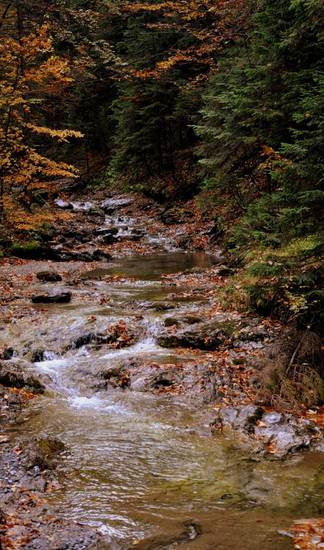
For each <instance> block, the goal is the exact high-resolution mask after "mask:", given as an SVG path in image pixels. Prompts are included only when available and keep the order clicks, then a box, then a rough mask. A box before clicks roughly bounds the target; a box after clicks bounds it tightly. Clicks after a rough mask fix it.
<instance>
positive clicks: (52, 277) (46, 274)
mask: <svg viewBox="0 0 324 550" xmlns="http://www.w3.org/2000/svg"><path fill="white" fill-rule="evenodd" d="M36 277H37V279H38V280H39V281H42V282H44V283H54V282H57V281H62V277H61V275H60V274H59V273H56V272H55V271H39V272H38V273H36Z"/></svg>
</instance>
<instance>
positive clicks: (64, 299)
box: [32, 292, 72, 304]
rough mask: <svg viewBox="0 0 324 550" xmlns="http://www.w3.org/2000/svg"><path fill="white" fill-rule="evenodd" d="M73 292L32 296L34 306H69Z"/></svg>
mask: <svg viewBox="0 0 324 550" xmlns="http://www.w3.org/2000/svg"><path fill="white" fill-rule="evenodd" d="M71 297H72V293H71V292H56V293H51V294H35V295H34V296H32V302H33V303H34V304H67V303H68V302H70V301H71Z"/></svg>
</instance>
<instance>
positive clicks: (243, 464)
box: [1, 253, 321, 550]
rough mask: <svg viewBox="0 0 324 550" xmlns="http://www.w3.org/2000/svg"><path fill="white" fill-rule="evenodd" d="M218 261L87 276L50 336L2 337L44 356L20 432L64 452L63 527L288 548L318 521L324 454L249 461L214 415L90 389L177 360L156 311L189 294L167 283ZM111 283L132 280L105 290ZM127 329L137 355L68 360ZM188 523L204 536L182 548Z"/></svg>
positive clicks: (168, 258)
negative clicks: (104, 332) (104, 331)
mask: <svg viewBox="0 0 324 550" xmlns="http://www.w3.org/2000/svg"><path fill="white" fill-rule="evenodd" d="M212 261H213V259H212V258H211V257H209V256H206V255H203V254H198V255H195V254H183V253H180V254H179V253H169V254H162V255H159V256H152V257H147V258H143V257H132V258H128V259H126V260H121V261H119V262H115V263H113V264H112V265H110V264H107V265H106V266H104V268H103V269H101V270H99V271H98V270H96V271H95V272H92V273H90V274H89V273H87V274H85V279H86V280H85V282H86V285H85V286H82V287H80V288H77V287H75V288H74V289H73V300H72V302H71V304H68V305H56V306H49V307H47V308H46V310H47V312H46V315H45V317H44V316H43V318H42V319H43V320H42V324H41V326H40V325H39V324H38V323H37V322H35V323H30V321H27V320H23V319H22V320H20V321H17V323H15V324H13V325H12V326H11V327H10V328H8V330H7V331H4V332H3V333H2V335H1V338H2V340H3V341H4V342H5V343H7V344H8V343H9V342H10V343H11V345H12V344H13V343H14V345H15V347H16V348H17V349H18V353H23V350H24V349H25V348H26V347H28V346H30V345H31V343H32V345H33V346H34V348H37V347H38V348H41V349H46V350H47V352H46V353H45V355H44V360H43V361H40V362H38V363H36V366H37V369H38V370H39V371H40V372H41V373H42V374H43V375H45V376H47V377H49V380H50V382H49V384H50V386H51V389H52V391H51V392H48V394H47V395H46V396H44V397H43V398H41V399H40V400H38V401H37V403H34V404H33V405H32V406H31V409H30V410H29V411H28V413H27V414H26V415H25V416H26V418H25V419H24V422H23V423H22V424H21V427H20V428H19V427H18V428H17V427H15V428H14V432H15V434H18V435H20V436H21V437H25V438H27V439H28V438H30V437H31V436H36V435H39V434H47V435H50V436H54V437H57V438H59V439H61V440H62V441H64V443H65V444H66V446H67V449H68V453H67V455H66V458H65V462H64V471H63V475H62V486H61V488H60V489H59V490H58V491H56V492H55V493H53V494H52V495H51V496H49V498H50V501H51V502H52V504H53V505H55V506H57V508H58V509H59V511H60V513H61V514H62V515H63V516H64V517H66V518H71V519H75V520H78V521H81V522H84V523H86V524H90V525H93V526H96V527H97V528H99V529H100V530H101V531H102V532H104V533H105V532H106V533H109V534H110V535H112V536H113V537H116V539H118V540H122V541H125V543H127V545H130V546H131V545H132V543H133V542H135V541H138V540H140V539H142V538H145V537H150V536H152V537H153V539H152V544H151V546H145V548H146V547H147V548H157V547H158V548H175V547H181V548H188V549H193V550H194V549H195V550H197V549H199V550H207V549H224V550H225V549H233V550H234V549H235V550H237V549H241V550H260V549H262V550H267V549H269V550H270V549H271V550H280V549H284V548H291V544H290V541H289V540H288V539H287V538H286V537H282V536H280V535H279V534H278V533H277V531H278V530H279V529H283V528H287V527H288V526H289V525H290V524H291V522H292V520H293V519H295V518H298V517H304V516H311V515H315V514H318V513H319V506H320V475H321V468H320V459H319V457H318V456H317V455H315V454H313V455H312V454H305V455H301V456H300V457H294V458H291V459H290V460H288V461H285V462H282V461H270V460H258V459H252V458H251V457H249V456H248V455H247V454H245V453H244V452H243V451H242V450H241V449H240V448H239V447H238V445H237V444H236V442H235V441H234V440H230V439H225V438H223V437H221V436H218V437H216V436H214V437H211V436H210V435H209V434H208V431H207V430H204V416H205V414H206V413H205V412H204V411H199V410H198V411H197V410H195V409H194V408H193V407H192V406H189V405H188V404H186V403H185V402H182V401H180V400H179V401H178V402H177V401H171V400H169V399H167V398H163V397H161V396H160V397H159V396H152V395H150V394H146V393H140V392H131V391H127V390H125V391H122V390H115V391H113V390H111V391H107V390H106V391H96V390H95V389H94V388H93V384H92V381H93V379H94V378H95V376H96V373H97V372H99V371H100V368H103V367H105V366H111V365H113V364H114V363H118V364H120V362H121V361H124V360H125V361H126V360H129V359H131V358H137V359H139V358H148V359H150V360H152V361H155V360H157V361H160V362H161V361H165V362H176V361H177V359H178V358H177V356H175V355H174V354H173V352H172V355H171V354H170V351H168V350H165V349H162V348H159V346H158V345H157V344H156V342H155V336H156V334H157V332H158V331H159V327H160V326H161V324H162V321H163V318H164V317H165V316H166V315H167V314H168V313H165V312H158V311H157V310H156V309H157V308H154V304H156V303H157V302H159V301H161V300H166V299H168V300H169V301H170V297H169V296H168V295H169V293H170V292H171V291H172V292H173V293H176V292H177V291H178V292H179V291H183V289H181V288H179V289H178V290H177V289H175V288H172V287H170V286H167V285H166V284H164V283H163V281H162V280H161V275H162V274H164V273H174V272H177V271H180V270H183V269H187V268H191V267H200V268H204V267H207V266H208V265H210V264H211V263H212ZM106 274H110V275H119V276H125V277H126V276H127V277H132V278H133V279H125V280H122V281H116V282H114V281H113V282H111V279H110V280H107V281H105V275H106ZM40 288H42V290H43V289H44V285H42V286H40ZM99 294H100V296H102V295H103V294H104V295H105V296H106V297H107V301H106V302H105V303H102V304H100V303H99V301H98V300H97V299H96V297H97V295H99ZM172 300H173V305H174V306H176V307H177V308H178V309H181V310H185V309H186V308H187V309H188V308H189V307H190V309H191V310H192V309H193V308H196V309H197V310H198V311H199V299H198V301H196V302H194V303H190V301H189V302H181V301H177V300H176V298H175V297H174V294H173V299H172ZM42 309H44V307H42ZM169 314H170V313H169ZM121 319H126V320H127V321H129V322H130V323H132V322H133V323H135V324H136V323H137V324H138V325H139V326H140V334H141V336H140V338H139V340H138V341H137V343H135V344H134V345H133V346H130V347H128V348H125V349H121V350H111V349H108V348H107V347H106V346H102V347H100V348H99V349H93V348H91V349H89V347H86V346H84V347H81V348H79V349H73V348H72V349H68V346H67V344H68V343H69V342H70V341H71V340H73V338H75V337H76V336H77V335H79V334H80V333H84V332H86V331H87V330H89V328H91V329H92V330H93V329H94V328H95V329H100V328H102V327H106V326H107V324H109V323H112V322H116V321H119V320H121ZM67 349H68V351H67ZM64 350H65V351H64ZM188 355H189V352H188ZM183 359H184V356H183V355H182V356H181V361H183ZM205 422H206V420H205ZM186 522H189V524H197V525H199V528H198V527H197V528H196V529H194V528H192V529H193V530H192V532H191V535H190V530H189V537H188V538H187V539H186V540H185V541H184V542H182V543H181V542H178V543H175V542H172V540H174V537H175V538H177V534H179V533H181V532H182V531H183V525H185V524H186ZM155 536H160V537H161V538H160V539H159V538H158V539H154V537H155ZM190 538H191V539H192V540H190ZM179 540H180V539H179ZM154 541H155V542H154ZM158 541H159V543H158ZM161 541H162V542H161ZM163 541H164V542H163ZM143 548H144V546H143Z"/></svg>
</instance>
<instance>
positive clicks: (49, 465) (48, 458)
mask: <svg viewBox="0 0 324 550" xmlns="http://www.w3.org/2000/svg"><path fill="white" fill-rule="evenodd" d="M63 451H65V445H64V443H63V442H62V441H60V440H59V439H56V438H52V437H39V438H37V439H35V440H34V441H32V442H31V443H30V444H29V445H28V447H27V448H26V450H25V456H24V459H23V462H24V465H25V467H26V468H27V469H28V470H30V469H32V468H35V467H37V468H39V470H41V471H42V470H48V469H54V468H55V467H56V465H57V459H58V457H59V455H60V454H62V452H63Z"/></svg>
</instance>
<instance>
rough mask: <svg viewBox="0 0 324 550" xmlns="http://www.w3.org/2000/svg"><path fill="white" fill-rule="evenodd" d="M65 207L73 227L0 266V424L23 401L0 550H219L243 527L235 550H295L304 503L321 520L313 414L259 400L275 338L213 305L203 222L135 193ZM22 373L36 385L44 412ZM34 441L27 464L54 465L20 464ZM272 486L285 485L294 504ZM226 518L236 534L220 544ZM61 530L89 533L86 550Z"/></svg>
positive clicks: (277, 328)
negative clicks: (176, 549) (219, 529)
mask: <svg viewBox="0 0 324 550" xmlns="http://www.w3.org/2000/svg"><path fill="white" fill-rule="evenodd" d="M57 208H58V209H59V210H63V211H65V212H68V214H69V215H68V216H67V217H66V218H64V220H60V222H59V223H58V225H57V226H55V227H54V228H52V231H51V234H50V235H49V236H48V238H47V240H44V239H43V241H42V243H41V245H40V244H39V245H38V246H36V245H33V246H27V247H24V246H22V245H21V244H19V246H16V247H15V250H14V251H13V252H14V253H15V254H16V256H15V257H14V256H11V257H10V258H5V259H3V260H1V281H0V283H1V286H2V289H3V293H2V296H3V297H2V301H1V313H2V325H1V333H0V337H1V349H2V351H1V353H2V359H1V375H2V381H6V380H7V382H6V384H7V387H6V389H4V390H3V393H2V409H3V410H13V408H14V407H13V405H12V404H11V395H18V398H17V399H18V400H19V407H18V409H19V412H20V414H18V416H15V417H14V418H13V419H12V422H11V423H9V421H8V418H7V417H6V416H3V422H2V427H3V433H4V435H3V437H4V438H5V439H3V442H2V449H3V455H2V456H3V457H4V460H5V461H6V462H8V464H11V466H10V468H11V470H12V472H14V474H15V475H11V474H10V468H9V473H8V470H7V471H6V473H5V474H4V479H3V480H2V484H3V491H4V494H7V495H9V497H8V500H6V499H7V497H6V498H4V499H3V498H2V505H1V506H0V508H1V509H3V519H2V522H3V526H4V527H3V533H4V535H3V536H4V537H7V538H4V541H5V544H6V545H7V546H8V548H10V547H13V548H14V547H15V546H14V545H16V547H18V548H19V547H22V548H43V547H44V548H45V547H46V548H53V549H54V548H57V547H59V545H60V544H61V545H62V544H63V541H64V544H65V545H66V546H65V548H78V549H79V548H80V549H81V548H101V547H104V546H102V545H105V544H106V545H113V543H112V542H111V541H109V540H108V539H107V540H106V541H104V537H107V536H108V535H109V536H110V537H111V536H112V537H113V538H114V539H115V540H116V541H118V542H116V545H117V546H118V545H119V544H121V545H122V547H129V546H130V545H134V543H136V545H137V547H139V548H152V549H153V548H160V547H161V545H162V547H171V545H172V544H175V543H177V544H178V545H179V546H180V547H183V548H186V547H187V546H188V545H189V544H190V547H192V548H200V549H203V548H206V549H207V548H212V547H213V546H211V545H212V544H214V543H213V541H215V540H219V544H223V546H224V544H228V536H229V532H230V531H231V529H230V524H231V522H237V524H238V526H239V527H238V528H237V533H236V535H235V536H236V537H237V538H236V540H237V541H240V542H239V544H241V546H240V548H242V549H243V548H246V549H247V550H254V548H255V549H257V548H260V547H261V546H262V548H269V550H270V549H271V548H276V549H277V548H281V547H282V548H289V547H291V545H289V544H288V542H287V540H286V539H282V538H280V537H279V536H278V535H277V531H278V529H284V528H286V529H287V528H288V527H289V525H290V523H292V521H293V519H294V518H299V517H301V508H300V511H299V507H300V504H298V503H300V502H304V499H305V498H306V496H305V495H306V494H309V491H310V494H311V498H310V502H309V505H308V510H309V514H308V515H310V514H314V515H318V513H319V497H318V487H319V475H320V455H319V454H318V450H319V449H320V444H321V434H320V431H319V424H320V418H321V416H320V413H321V411H320V410H317V409H312V410H311V411H307V410H306V409H305V410H302V413H303V414H301V415H299V416H298V417H297V416H296V415H291V412H290V411H278V412H276V411H275V409H274V407H272V409H269V406H268V405H267V406H265V405H264V403H263V402H262V395H261V394H260V365H261V363H262V361H264V358H265V357H267V356H268V355H269V353H271V349H272V348H273V345H274V343H275V342H276V340H277V339H278V338H279V337H280V334H281V332H282V325H281V324H280V323H278V322H273V321H270V320H268V319H262V318H259V317H256V316H253V315H244V314H242V313H240V312H238V311H235V310H233V308H232V309H231V310H230V311H226V310H224V308H223V306H222V305H221V302H220V300H219V291H220V289H221V288H222V286H223V285H224V282H225V281H226V278H227V277H230V276H231V275H232V274H233V267H232V266H229V265H227V264H226V259H225V258H224V257H223V255H222V253H221V251H220V249H219V247H218V246H217V244H216V242H215V240H214V239H213V227H214V226H213V221H212V220H209V221H208V220H202V219H201V214H199V213H195V216H194V218H193V217H192V212H191V213H190V203H188V204H187V206H186V207H185V208H182V209H180V211H179V210H175V211H173V212H171V213H170V212H165V211H164V210H163V209H162V208H161V207H160V206H159V205H157V204H154V203H152V201H150V200H149V199H145V200H139V198H138V197H136V196H133V195H131V196H117V197H116V196H114V197H110V198H108V199H107V198H105V197H97V199H96V201H92V202H91V201H89V200H88V199H87V197H83V198H82V200H80V199H79V200H59V201H57ZM38 243H39V241H38ZM17 256H20V257H19V258H18V257H17ZM8 368H9V371H10V377H9V382H8ZM6 369H7V371H6ZM6 372H7V374H6ZM26 373H28V376H29V378H30V377H33V378H36V379H37V380H38V382H39V384H40V385H42V386H43V387H44V390H43V392H42V396H41V397H37V396H35V397H33V395H32V394H33V392H34V391H35V388H33V387H32V385H31V383H30V381H29V382H28V380H27V382H28V383H26ZM17 383H18V386H21V388H22V390H20V389H18V390H17V389H15V388H16V387H17ZM8 384H9V386H8ZM26 389H27V390H28V391H27V392H26ZM38 389H39V388H38ZM8 392H9V393H8ZM23 392H26V393H25V394H24V393H23ZM38 393H40V392H38ZM5 396H6V397H5ZM8 396H10V398H9V400H8ZM31 397H33V398H32V399H31ZM27 398H28V400H27V401H26V399H27ZM15 406H16V405H15ZM6 407H7V409H6ZM45 412H46V413H45ZM2 414H3V413H2ZM276 415H277V416H276ZM309 418H313V419H314V420H315V422H314V421H312V420H309ZM87 424H89V428H90V430H91V433H89V432H88V431H85V428H84V427H86V426H87ZM8 427H9V435H7V433H8ZM91 427H92V428H91ZM7 438H8V439H7ZM26 438H27V440H29V441H34V440H35V442H34V443H33V444H32V447H33V448H35V445H36V447H37V448H39V445H40V442H39V438H41V441H47V442H50V449H51V451H49V450H48V445H47V444H46V445H45V447H46V449H47V450H46V452H47V453H49V454H52V452H53V454H54V457H53V460H54V462H53V463H51V464H48V463H47V462H46V457H45V462H44V464H43V466H41V467H39V464H37V463H36V465H35V464H34V463H33V461H32V462H28V460H27V462H26V459H25V458H24V457H25V454H26V453H27V454H28V452H27V448H28V445H27V442H26ZM134 438H135V439H134ZM18 440H19V441H21V443H20V444H19V445H18V447H17V441H18ZM53 441H54V442H59V443H57V445H58V448H57V445H56V444H53ZM51 442H52V443H51ZM41 446H42V444H41ZM173 446H176V447H177V446H178V447H179V449H180V450H179V451H177V452H176V453H175V454H173V451H172V449H173ZM15 449H16V451H15ZM305 449H310V450H312V451H313V452H312V454H307V453H306V454H300V451H301V453H303V450H305ZM297 451H298V452H299V455H295V453H296V452H297ZM165 453H167V456H168V457H169V461H168V460H166V458H165ZM295 456H298V458H297V462H296V458H295ZM269 459H270V460H269ZM271 459H276V461H275V462H273V461H272V460H271ZM279 459H281V460H282V459H284V461H283V462H279ZM37 460H38V462H39V461H41V460H43V461H44V457H43V459H39V458H38V459H37ZM37 460H36V462H37ZM250 461H251V462H250ZM34 462H35V461H34ZM50 462H52V460H50ZM31 464H32V465H31ZM234 464H235V468H237V469H238V471H239V479H236V476H234V478H235V479H233V475H231V474H230V470H231V469H232V468H233V465H234ZM247 464H250V466H249V467H247V466H246V465H247ZM251 465H252V466H251ZM35 466H38V468H39V470H36V472H35V470H34V468H35ZM193 466H194V467H193ZM206 468H207V470H206ZM174 469H175V472H176V474H175V477H174V475H173V474H172V471H173V470H174ZM282 470H284V471H285V475H287V474H288V471H289V470H291V472H292V475H291V477H290V478H289V480H288V489H286V488H284V487H283V486H281V484H280V482H279V480H278V476H279V475H281V474H282ZM204 471H207V472H208V471H209V474H208V475H207V476H206V475H205V474H204V473H203V472H204ZM26 472H27V473H26ZM306 472H307V476H308V478H309V479H312V481H311V483H310V484H309V483H305V478H304V476H305V473H306ZM26 475H27V478H28V483H29V487H30V489H28V491H31V492H30V495H34V496H28V498H29V504H28V502H27V503H26V502H25V501H24V499H25V496H24V490H22V489H23V487H24V486H25V485H24V484H25V483H26V482H25V476H26ZM48 476H49V477H48ZM224 476H225V480H226V482H225V483H224ZM58 479H59V480H60V486H58V485H56V484H57V483H58V481H57V480H58ZM265 479H267V480H268V482H267V483H268V487H266V489H264V483H265ZM296 479H298V482H296ZM163 480H165V482H164V481H163ZM216 480H217V481H216ZM290 483H291V484H292V485H291V488H290ZM292 486H293V488H292ZM17 487H19V490H18V492H19V494H21V495H22V497H21V498H20V497H19V499H17V498H16V493H17ZM208 487H210V490H208ZM272 491H275V493H276V495H275V498H274V499H271V498H269V495H270V494H271V492H272ZM114 495H116V498H115V497H114ZM195 495H197V496H195ZM43 497H45V498H46V501H47V503H46V504H43V503H42V504H40V505H38V504H37V505H36V506H34V507H33V512H32V514H31V517H29V514H30V510H31V506H30V502H35V501H37V499H38V498H40V499H42V498H43ZM27 500H28V499H27ZM21 501H22V502H21ZM184 501H188V502H189V503H190V502H191V503H192V504H193V503H195V507H196V511H195V512H193V508H190V507H189V508H188V507H187V506H186V505H184ZM14 502H15V504H14ZM103 503H104V508H105V512H103V511H102V507H103ZM44 506H45V508H47V512H46V511H45V512H44V511H43V507H44ZM206 507H207V509H208V514H207V516H208V517H207V516H206V515H204V513H203V509H204V508H206ZM154 508H155V509H156V510H155V511H154ZM219 508H221V510H223V508H224V510H225V511H222V513H221V517H222V523H223V524H226V522H227V525H228V529H227V532H224V533H223V535H222V536H221V535H220V534H219V533H218V534H217V537H218V539H217V537H216V533H215V532H214V531H213V529H212V524H213V522H214V521H215V518H216V516H217V515H219ZM35 509H36V510H37V511H36V512H35ZM57 509H59V510H60V511H61V514H57V511H55V512H54V510H57ZM261 509H264V510H265V511H264V513H263V512H262V513H261ZM8 510H9V512H8ZM99 510H101V511H100V512H99ZM163 510H164V512H163ZM271 510H272V512H270V511H271ZM273 510H276V513H275V516H276V520H275V522H274V523H275V526H276V527H274V525H273V521H274V518H273ZM171 511H172V513H171ZM305 513H306V509H305V506H304V504H303V509H302V517H304V516H305ZM34 514H35V515H34ZM47 514H48V515H49V516H50V518H52V519H50V520H48V521H50V523H51V525H52V523H53V525H55V529H54V530H53V531H51V529H52V527H51V528H49V524H48V521H47V520H46V515H47ZM170 514H171V516H172V515H173V514H176V515H178V516H179V521H177V522H175V521H174V519H171V517H170ZM224 514H225V517H226V518H227V519H226V520H225V519H224ZM240 514H241V515H240ZM60 515H61V517H62V519H58V520H57V519H56V518H57V517H59V516H60ZM43 516H45V519H44V517H43ZM261 516H262V517H261ZM11 517H17V518H18V519H17V524H15V522H14V520H13V519H10V518H11ZM37 518H38V519H37ZM39 518H42V519H39ZM53 518H54V519H53ZM158 518H159V519H158ZM70 521H77V522H79V524H80V522H81V524H82V529H80V533H79V534H78V536H79V535H80V537H81V538H79V539H77V540H76V539H74V538H73V536H72V534H71V525H73V524H70V523H69V522H70ZM65 522H67V523H65ZM188 522H189V523H188ZM249 522H250V523H249ZM258 522H261V523H262V525H263V526H264V533H262V532H260V533H259V532H258V533H256V535H255V537H254V540H250V538H249V537H248V534H247V530H246V529H245V527H246V526H247V525H249V528H251V525H255V526H257V525H258ZM35 524H37V529H36V531H37V530H38V531H37V533H36V532H35V531H33V530H32V529H34V527H35ZM22 525H23V527H22ZM17 526H19V527H17ZM87 526H89V527H87ZM89 528H90V530H89ZM91 528H92V529H93V530H91ZM12 529H13V531H12ZM201 531H202V532H201ZM159 532H160V534H158V533H159ZM45 533H47V534H46V536H45ZM48 533H50V538H49V535H48ZM244 533H245V534H244ZM242 535H243V541H244V542H242ZM44 536H45V539H44ZM24 537H27V539H28V540H25V539H24ZM46 537H47V538H46ZM62 537H63V538H62ZM159 537H162V539H163V540H162V539H161V538H159ZM215 537H216V538H215ZM222 537H223V538H222ZM142 540H144V541H145V542H142ZM190 540H192V542H190V543H189V541H190ZM161 541H162V542H161ZM226 541H227V543H226ZM10 544H11V545H12V546H10ZM42 544H43V546H42ZM145 544H146V546H145ZM33 545H34V546H33ZM44 545H45V546H44ZM46 545H47V546H46ZM49 545H52V546H49ZM94 545H97V546H94ZM98 545H99V546H98ZM100 545H101V546H100ZM141 545H142V546H141ZM108 547H109V546H108ZM111 547H113V546H111ZM227 547H228V546H227ZM233 548H234V547H233ZM235 548H239V546H235Z"/></svg>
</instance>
